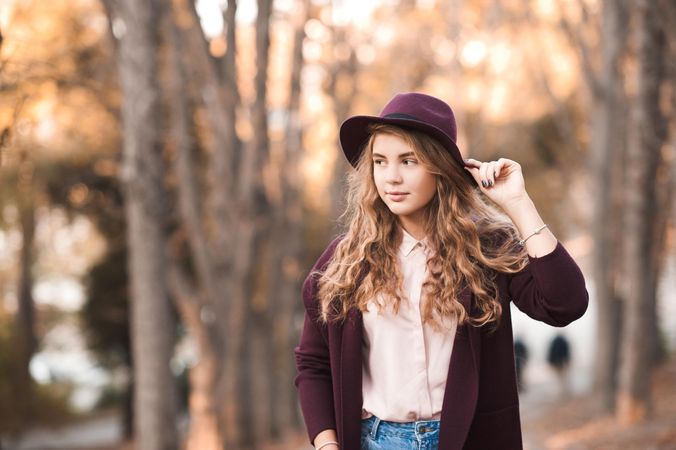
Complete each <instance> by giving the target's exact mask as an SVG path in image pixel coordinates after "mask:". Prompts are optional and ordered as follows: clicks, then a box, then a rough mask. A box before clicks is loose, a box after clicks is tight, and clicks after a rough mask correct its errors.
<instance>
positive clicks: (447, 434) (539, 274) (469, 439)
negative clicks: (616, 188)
mask: <svg viewBox="0 0 676 450" xmlns="http://www.w3.org/2000/svg"><path fill="white" fill-rule="evenodd" d="M341 238H342V236H339V237H337V238H336V239H334V240H333V242H331V244H330V245H329V246H328V248H327V249H326V250H325V251H324V253H323V254H322V255H321V257H320V258H319V260H318V261H317V263H316V264H315V266H314V267H313V271H314V270H319V271H323V270H324V269H325V267H326V265H327V264H328V262H329V260H330V258H331V256H332V255H333V252H334V250H335V248H336V245H337V244H338V242H339V241H340V239H341ZM496 282H497V286H498V290H499V297H500V301H501V303H502V318H501V321H500V326H499V327H498V328H497V330H496V331H495V332H494V333H492V334H490V333H488V332H487V331H486V330H484V329H482V328H476V327H472V326H470V325H467V324H465V325H463V326H459V327H458V329H457V332H456V337H455V343H454V345H453V352H452V354H451V362H450V365H449V368H448V379H447V382H446V390H445V393H444V400H443V406H442V411H441V424H440V431H439V433H440V434H439V449H440V450H460V449H481V450H491V449H500V450H517V449H521V448H522V442H521V424H520V419H519V398H518V395H517V387H516V371H515V364H514V344H513V337H512V321H511V315H510V310H509V302H510V301H513V302H514V303H515V304H516V306H517V307H518V308H519V309H520V310H522V311H523V312H525V313H526V314H528V315H529V316H530V317H532V318H533V319H536V320H540V321H542V322H545V323H547V324H549V325H553V326H557V327H563V326H565V325H568V324H569V323H570V322H572V321H574V320H576V319H578V318H579V317H581V316H582V315H583V314H584V312H585V311H586V309H587V303H588V294H587V291H586V288H585V282H584V278H583V276H582V272H581V271H580V269H579V267H578V266H577V264H576V263H575V261H573V259H572V258H571V257H570V255H569V254H568V252H567V251H566V250H565V249H564V247H563V246H562V245H561V243H560V242H559V243H557V246H556V248H555V249H554V251H553V252H551V253H549V254H548V255H545V256H542V257H540V258H530V264H528V266H526V268H525V269H524V270H523V271H521V272H519V273H517V274H511V275H510V274H499V275H498V276H497V278H496ZM316 291H317V277H316V276H308V277H307V278H306V280H305V283H304V284H303V290H302V293H303V302H304V303H305V324H304V327H303V331H302V335H301V339H300V343H299V345H298V347H296V349H295V355H296V366H297V368H298V374H297V376H296V379H295V385H296V387H297V388H298V394H299V398H300V405H301V409H302V411H303V416H304V418H305V423H306V426H307V431H308V436H309V438H310V442H314V439H315V437H316V436H317V434H319V432H321V431H323V430H325V429H327V428H332V429H335V430H336V431H337V435H338V441H339V443H340V448H341V450H360V436H361V409H362V384H361V383H362V333H363V325H362V315H361V312H360V311H358V310H356V309H353V310H351V311H350V313H349V315H348V319H347V320H346V321H344V322H341V323H336V324H330V325H325V324H321V323H320V322H319V321H318V316H319V303H318V300H317V298H316ZM460 302H461V303H462V304H463V306H464V307H465V310H467V311H468V312H469V311H471V307H472V304H473V295H472V293H471V292H470V291H469V289H468V288H465V289H464V290H463V291H462V293H461V298H460Z"/></svg>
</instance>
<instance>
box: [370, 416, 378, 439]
mask: <svg viewBox="0 0 676 450" xmlns="http://www.w3.org/2000/svg"><path fill="white" fill-rule="evenodd" d="M373 417H374V418H375V420H374V421H373V425H371V439H374V440H375V438H376V434H377V433H378V425H380V418H379V417H377V416H375V415H374V416H373Z"/></svg>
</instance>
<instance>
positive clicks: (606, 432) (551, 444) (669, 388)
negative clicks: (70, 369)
mask: <svg viewBox="0 0 676 450" xmlns="http://www.w3.org/2000/svg"><path fill="white" fill-rule="evenodd" d="M653 381H654V383H653V392H652V394H653V396H652V398H653V399H654V414H653V416H652V417H651V418H650V419H649V420H647V421H644V422H642V423H638V424H635V425H632V426H620V425H619V424H618V423H617V422H616V421H615V419H614V417H612V416H609V415H606V414H603V413H602V412H601V410H600V409H599V407H598V404H599V402H598V401H597V400H596V398H595V397H594V396H593V395H587V396H584V397H565V396H562V395H560V394H558V393H556V391H555V390H552V389H551V387H550V388H538V387H537V386H536V387H533V388H529V390H528V391H526V392H525V393H524V394H523V395H522V398H521V415H522V426H523V436H524V450H615V449H617V450H620V449H621V450H676V357H672V358H671V359H670V360H669V361H668V362H667V363H665V364H664V365H662V366H661V367H659V369H658V370H657V371H656V372H655V375H654V379H653ZM97 421H98V422H97ZM102 421H103V422H102ZM116 421H117V418H116V417H112V416H111V417H110V418H109V419H107V422H106V419H105V418H98V419H92V420H90V421H89V422H87V423H80V424H76V425H73V426H70V427H67V429H63V430H44V432H45V433H46V434H47V435H45V436H44V439H43V440H42V445H40V444H37V443H36V442H35V441H34V442H33V444H32V445H31V444H28V445H20V446H18V447H16V448H17V449H19V450H37V449H41V450H44V449H52V450H65V449H66V448H68V449H69V450H72V449H74V448H78V449H88V450H133V446H132V445H131V444H129V443H127V444H121V445H108V446H91V445H90V446H87V445H86V444H84V445H82V439H84V437H86V436H90V437H91V435H92V433H94V434H98V435H101V433H110V430H109V429H110V428H111V427H114V426H115V425H114V424H115V423H116ZM41 432H43V431H41ZM31 434H33V437H37V436H36V434H37V433H31ZM68 435H70V436H75V435H77V436H79V440H80V443H81V445H75V444H74V443H75V442H76V441H77V439H76V440H70V443H71V444H70V445H68V446H67V447H64V446H63V445H61V446H59V445H58V444H57V445H55V444H56V443H57V442H63V441H64V440H65V439H67V438H68ZM45 442H50V443H51V444H52V445H48V446H45V444H44V443H45ZM24 444H25V442H24ZM36 445H37V446H36ZM3 448H5V447H3ZM7 448H9V447H7ZM311 449H312V447H311V446H310V445H309V443H308V441H307V437H306V435H305V434H304V433H294V434H290V435H288V437H287V439H285V440H284V442H280V443H277V444H274V445H272V444H271V445H263V446H261V447H259V450H311Z"/></svg>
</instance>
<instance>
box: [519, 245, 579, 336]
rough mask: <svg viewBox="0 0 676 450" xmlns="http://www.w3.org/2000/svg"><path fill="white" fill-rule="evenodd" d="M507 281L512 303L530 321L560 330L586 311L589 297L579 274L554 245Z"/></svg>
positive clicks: (562, 251)
mask: <svg viewBox="0 0 676 450" xmlns="http://www.w3.org/2000/svg"><path fill="white" fill-rule="evenodd" d="M529 260H530V263H529V264H528V265H527V266H526V267H525V268H524V269H523V270H522V271H521V272H518V273H516V274H513V275H512V276H511V277H510V282H509V295H510V299H511V300H512V301H513V302H514V304H515V305H516V306H517V307H518V308H519V309H520V310H521V311H523V312H524V313H526V314H527V315H528V316H530V317H532V318H533V319H536V320H539V321H542V322H545V323H547V324H549V325H552V326H555V327H563V326H566V325H568V324H569V323H571V322H572V321H574V320H577V319H579V318H580V317H582V315H583V314H584V313H585V311H586V310H587V305H588V303H589V294H588V293H587V289H586V287H585V281H584V277H583V275H582V271H581V270H580V268H579V267H578V265H577V264H576V263H575V261H574V260H573V258H572V257H571V256H570V254H568V252H567V251H566V249H565V248H564V247H563V245H561V242H557V244H556V248H554V250H553V251H552V252H551V253H548V254H547V255H544V256H541V257H539V258H534V257H532V256H529Z"/></svg>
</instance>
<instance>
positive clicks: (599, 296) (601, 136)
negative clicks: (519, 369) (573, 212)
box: [591, 0, 628, 410]
mask: <svg viewBox="0 0 676 450" xmlns="http://www.w3.org/2000/svg"><path fill="white" fill-rule="evenodd" d="M602 14H603V18H602V22H603V25H602V46H603V53H602V57H601V60H602V68H601V75H600V79H599V85H594V84H592V86H591V88H592V89H591V90H592V94H593V103H594V105H595V106H594V108H593V112H592V144H591V145H592V149H591V157H592V161H591V163H592V166H591V167H592V174H593V175H592V176H593V177H594V185H595V194H594V196H595V198H594V213H593V217H592V235H593V239H594V242H595V245H596V247H595V249H594V256H593V260H594V284H595V291H596V301H597V305H598V316H597V317H598V319H597V342H598V344H597V345H598V348H597V354H598V355H599V357H598V358H597V359H596V367H595V385H596V391H597V392H600V393H601V397H602V402H603V405H604V407H605V408H606V409H608V410H612V409H613V408H614V395H615V390H616V387H617V379H616V373H617V365H618V352H619V336H620V328H619V326H618V325H619V324H620V323H621V319H620V312H621V309H620V302H619V301H618V296H617V295H618V294H617V287H616V279H615V277H617V276H618V273H619V272H620V270H621V268H620V267H619V266H618V264H617V261H619V257H618V255H617V254H616V253H615V251H614V249H617V248H618V246H617V245H615V244H616V242H615V241H616V240H617V236H619V234H620V233H619V231H620V230H619V227H620V226H621V220H620V219H621V218H620V217H619V215H618V208H617V206H616V205H615V203H616V199H614V198H613V196H612V194H613V192H614V190H615V187H616V186H618V171H619V170H620V169H619V168H620V167H621V164H620V163H621V161H622V158H623V151H622V147H623V142H624V140H625V137H624V136H623V135H622V134H621V133H619V132H618V131H619V130H624V129H625V127H623V123H622V121H623V119H622V115H621V112H622V111H623V110H624V103H625V101H624V94H623V80H622V75H621V71H620V69H619V65H620V62H621V59H622V56H623V54H624V51H625V50H624V49H625V42H626V29H627V26H628V13H627V11H626V6H625V5H624V3H623V2H621V1H618V0H609V1H606V2H604V3H603V12H602Z"/></svg>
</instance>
